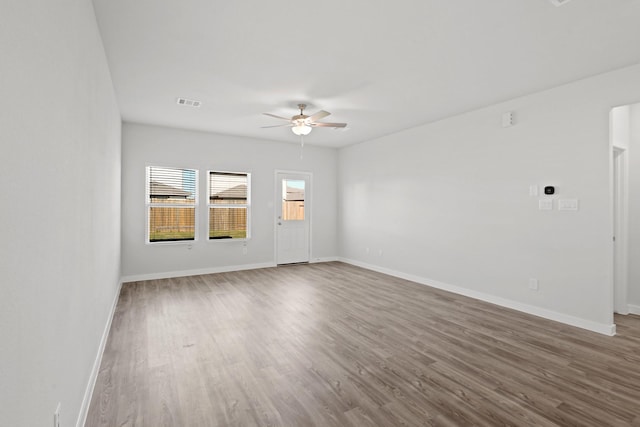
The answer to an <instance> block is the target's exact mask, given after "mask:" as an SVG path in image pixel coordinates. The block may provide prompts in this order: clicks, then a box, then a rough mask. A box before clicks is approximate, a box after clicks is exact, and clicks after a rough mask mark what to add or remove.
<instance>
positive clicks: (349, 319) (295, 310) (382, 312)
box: [86, 263, 640, 427]
mask: <svg viewBox="0 0 640 427" xmlns="http://www.w3.org/2000/svg"><path fill="white" fill-rule="evenodd" d="M616 323H617V325H618V335H617V336H615V337H606V336H603V335H599V334H596V333H591V332H588V331H584V330H581V329H577V328H573V327H570V326H565V325H562V324H559V323H555V322H552V321H547V320H544V319H540V318H537V317H534V316H529V315H526V314H522V313H519V312H516V311H512V310H508V309H504V308H500V307H497V306H494V305H491V304H487V303H483V302H479V301H476V300H472V299H469V298H465V297H462V296H458V295H454V294H450V293H447V292H443V291H439V290H436V289H432V288H429V287H427V286H423V285H419V284H416V283H412V282H408V281H405V280H402V279H397V278H394V277H390V276H385V275H382V274H379V273H375V272H372V271H368V270H363V269H360V268H357V267H353V266H350V265H346V264H342V263H325V264H312V265H300V266H289V267H278V268H269V269H262V270H250V271H242V272H234V273H223V274H211V275H203V276H193V277H184V278H177V279H165V280H150V281H144V282H135V283H127V284H125V285H123V288H122V292H121V295H120V300H119V302H118V306H117V309H116V314H115V317H114V319H113V324H112V327H111V333H110V335H109V341H108V343H107V347H106V350H105V354H104V357H103V360H102V366H101V368H100V374H99V377H98V380H97V384H96V387H95V391H94V395H93V399H92V402H91V407H90V410H89V416H88V419H87V423H86V426H89V427H94V426H109V427H111V426H152V427H158V426H181V427H191V426H341V427H342V426H402V425H405V426H423V425H424V426H430V425H436V426H466V425H482V426H500V425H515V426H537V425H540V426H574V425H575V426H640V317H638V316H621V317H616Z"/></svg>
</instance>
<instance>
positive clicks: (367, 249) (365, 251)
mask: <svg viewBox="0 0 640 427" xmlns="http://www.w3.org/2000/svg"><path fill="white" fill-rule="evenodd" d="M364 253H365V254H368V253H369V247H368V246H367V247H366V248H364Z"/></svg>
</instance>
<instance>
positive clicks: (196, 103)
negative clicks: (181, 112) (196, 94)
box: [176, 98, 202, 108]
mask: <svg viewBox="0 0 640 427" xmlns="http://www.w3.org/2000/svg"><path fill="white" fill-rule="evenodd" d="M176 103H177V104H178V105H185V106H187V107H195V108H198V107H200V106H201V105H202V102H200V101H194V100H193V99H186V98H178V100H177V102H176Z"/></svg>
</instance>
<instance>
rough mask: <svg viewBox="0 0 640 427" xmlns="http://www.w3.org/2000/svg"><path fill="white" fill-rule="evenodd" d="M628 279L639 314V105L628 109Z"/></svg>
mask: <svg viewBox="0 0 640 427" xmlns="http://www.w3.org/2000/svg"><path fill="white" fill-rule="evenodd" d="M629 113H630V114H629V118H630V120H629V131H630V132H629V278H628V282H627V286H628V298H627V302H628V303H629V304H630V305H631V307H630V309H631V311H632V312H634V313H636V314H640V104H634V105H632V106H630V107H629Z"/></svg>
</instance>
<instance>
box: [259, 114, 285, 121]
mask: <svg viewBox="0 0 640 427" xmlns="http://www.w3.org/2000/svg"><path fill="white" fill-rule="evenodd" d="M262 114H264V115H265V116H271V117H275V118H276V119H282V120H286V121H288V122H290V121H291V117H282V116H276V115H275V114H271V113H262Z"/></svg>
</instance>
